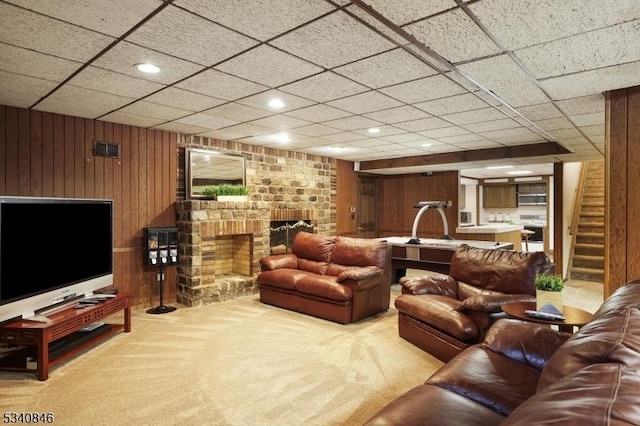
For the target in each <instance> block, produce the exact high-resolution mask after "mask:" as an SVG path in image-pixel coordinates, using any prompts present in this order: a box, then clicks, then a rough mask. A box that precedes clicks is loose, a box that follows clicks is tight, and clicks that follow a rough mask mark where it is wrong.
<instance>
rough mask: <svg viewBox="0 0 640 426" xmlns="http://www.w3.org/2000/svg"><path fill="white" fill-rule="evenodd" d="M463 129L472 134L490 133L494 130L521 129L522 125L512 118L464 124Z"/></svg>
mask: <svg viewBox="0 0 640 426" xmlns="http://www.w3.org/2000/svg"><path fill="white" fill-rule="evenodd" d="M462 127H464V128H465V129H467V130H471V131H472V132H490V131H492V130H502V129H515V128H517V127H520V124H518V123H517V122H516V121H514V120H512V119H510V118H504V119H502V120H492V121H481V122H479V123H469V124H464V125H462Z"/></svg>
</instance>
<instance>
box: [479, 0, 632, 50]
mask: <svg viewBox="0 0 640 426" xmlns="http://www.w3.org/2000/svg"><path fill="white" fill-rule="evenodd" d="M469 7H470V8H471V11H472V12H473V13H474V14H475V15H476V16H477V17H478V18H479V19H480V22H481V23H482V24H483V25H485V26H486V27H487V29H488V30H489V32H490V33H491V34H493V35H494V36H495V37H496V38H497V39H498V40H499V41H500V43H501V44H502V45H503V46H504V47H505V48H507V49H509V50H516V49H520V48H522V47H525V46H532V45H536V44H541V43H545V42H547V41H550V40H555V39H561V38H566V37H569V36H571V35H574V34H578V33H584V32H588V31H592V30H594V29H597V28H602V27H609V26H611V25H615V24H618V23H621V22H625V21H630V20H633V19H638V18H640V7H638V2H637V0H520V1H513V0H483V1H479V2H475V3H472V4H470V6H469Z"/></svg>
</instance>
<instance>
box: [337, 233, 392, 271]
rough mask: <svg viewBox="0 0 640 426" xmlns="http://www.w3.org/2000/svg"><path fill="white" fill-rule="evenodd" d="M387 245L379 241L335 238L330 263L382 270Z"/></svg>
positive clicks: (385, 258)
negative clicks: (373, 267) (374, 267)
mask: <svg viewBox="0 0 640 426" xmlns="http://www.w3.org/2000/svg"><path fill="white" fill-rule="evenodd" d="M388 247H389V244H388V243H387V242H385V241H380V240H367V239H364V238H351V237H337V238H336V245H335V248H334V249H333V251H332V252H331V262H332V263H338V264H341V265H348V266H377V267H378V268H380V269H384V267H385V263H386V262H387V251H388Z"/></svg>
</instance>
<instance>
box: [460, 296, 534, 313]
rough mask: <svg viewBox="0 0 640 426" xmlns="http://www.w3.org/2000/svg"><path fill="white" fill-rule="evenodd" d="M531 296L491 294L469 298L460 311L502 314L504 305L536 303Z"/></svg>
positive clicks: (461, 305) (465, 300)
mask: <svg viewBox="0 0 640 426" xmlns="http://www.w3.org/2000/svg"><path fill="white" fill-rule="evenodd" d="M535 301H536V297H535V296H532V295H530V294H505V293H499V292H490V293H486V294H485V293H483V294H478V295H476V296H471V297H467V298H466V299H464V300H463V301H462V303H461V304H460V307H459V308H458V310H459V311H467V310H472V311H480V312H502V305H504V304H505V303H513V302H535Z"/></svg>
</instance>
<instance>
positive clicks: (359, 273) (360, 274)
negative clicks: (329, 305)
mask: <svg viewBox="0 0 640 426" xmlns="http://www.w3.org/2000/svg"><path fill="white" fill-rule="evenodd" d="M380 274H382V269H380V268H378V267H377V266H351V267H349V268H345V270H343V271H342V272H340V274H339V275H338V276H337V277H336V281H337V282H339V283H341V282H345V281H363V280H368V279H369V278H373V277H377V276H379V275H380Z"/></svg>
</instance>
